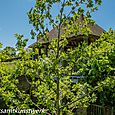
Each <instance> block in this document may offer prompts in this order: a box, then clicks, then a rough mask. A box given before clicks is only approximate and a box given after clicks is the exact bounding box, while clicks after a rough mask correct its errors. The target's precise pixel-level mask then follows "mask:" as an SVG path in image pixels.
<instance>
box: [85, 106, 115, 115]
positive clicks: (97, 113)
mask: <svg viewBox="0 0 115 115" xmlns="http://www.w3.org/2000/svg"><path fill="white" fill-rule="evenodd" d="M114 112H115V111H114V108H113V107H110V106H100V105H95V104H92V105H90V106H89V107H88V109H87V115H115V113H114Z"/></svg>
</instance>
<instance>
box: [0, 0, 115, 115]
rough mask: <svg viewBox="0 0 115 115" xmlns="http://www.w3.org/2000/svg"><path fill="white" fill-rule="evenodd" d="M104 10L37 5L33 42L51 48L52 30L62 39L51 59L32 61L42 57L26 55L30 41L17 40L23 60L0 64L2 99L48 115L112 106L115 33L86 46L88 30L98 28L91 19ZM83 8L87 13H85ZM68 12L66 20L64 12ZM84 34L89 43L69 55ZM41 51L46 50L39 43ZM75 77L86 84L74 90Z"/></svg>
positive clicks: (67, 1)
mask: <svg viewBox="0 0 115 115" xmlns="http://www.w3.org/2000/svg"><path fill="white" fill-rule="evenodd" d="M100 4H101V0H89V1H86V0H80V1H75V0H63V1H62V0H54V1H51V0H42V1H40V0H37V1H36V4H35V7H34V8H32V9H31V10H30V11H29V12H28V16H29V20H30V23H31V24H32V25H33V26H34V27H35V30H32V31H31V35H32V38H36V37H37V39H38V41H39V39H41V38H43V39H44V41H45V42H47V41H48V31H49V28H52V27H55V28H56V29H57V38H54V39H53V40H52V41H51V42H50V44H49V46H48V48H49V50H48V55H46V54H45V53H44V54H43V55H42V56H38V58H37V59H35V60H32V57H33V56H34V55H35V54H37V53H38V52H37V50H36V48H35V47H34V50H35V52H34V51H33V52H31V51H30V52H29V51H28V52H27V51H26V50H24V47H25V46H26V43H27V41H28V40H27V39H24V40H23V39H22V38H23V35H18V34H15V36H16V38H17V44H16V48H17V51H18V52H19V54H18V55H19V56H20V57H21V59H20V60H16V61H13V62H12V63H11V62H9V63H7V62H6V63H5V62H1V60H0V97H2V99H3V101H4V103H5V104H6V106H7V108H12V109H16V108H17V109H29V108H30V109H43V108H44V110H45V111H44V112H45V113H47V114H56V115H60V114H65V115H66V114H70V115H72V114H73V110H74V109H75V108H80V107H81V108H82V107H88V106H89V104H90V103H94V102H96V100H97V101H99V103H101V104H109V105H113V103H114V101H113V99H114V98H115V95H114V93H113V92H114V84H115V72H114V70H115V64H114V59H115V47H114V44H115V32H114V31H113V30H110V31H109V32H105V33H103V34H102V35H101V36H100V38H99V39H98V40H97V41H96V42H94V43H92V44H90V45H87V40H86V38H87V37H88V36H89V35H90V34H91V30H90V29H89V28H87V25H88V24H89V23H94V22H93V21H92V20H90V19H89V18H90V14H91V12H93V11H95V10H96V9H97V6H98V5H100ZM56 5H58V6H60V7H59V12H58V13H57V16H56V17H53V15H52V13H51V11H52V9H53V7H56ZM82 6H83V7H82ZM84 6H85V7H87V9H86V11H85V12H84ZM68 8H69V9H70V10H69V11H68V14H67V13H65V10H67V9H68ZM76 11H77V12H76ZM83 13H86V17H84V20H83V21H82V22H78V23H76V20H77V19H79V18H80V16H81V14H83ZM65 25H66V26H65ZM49 26H51V27H49ZM79 34H82V35H83V36H84V41H85V42H84V43H82V44H77V47H74V48H68V49H67V51H66V52H65V51H64V48H65V47H66V46H67V44H68V40H67V38H68V36H71V35H73V36H75V37H77V36H78V35H79ZM76 39H77V38H76ZM38 45H39V48H40V47H42V44H41V43H39V42H38ZM9 49H10V48H6V49H5V54H6V55H7V56H8V57H10V56H12V52H13V50H9ZM0 55H1V56H3V53H1V52H0ZM75 68H76V72H75V71H74V69H75ZM72 75H77V76H84V78H83V79H82V80H81V81H79V82H77V83H75V84H73V83H72V82H73V81H72V80H71V79H70V76H72ZM102 95H104V96H102Z"/></svg>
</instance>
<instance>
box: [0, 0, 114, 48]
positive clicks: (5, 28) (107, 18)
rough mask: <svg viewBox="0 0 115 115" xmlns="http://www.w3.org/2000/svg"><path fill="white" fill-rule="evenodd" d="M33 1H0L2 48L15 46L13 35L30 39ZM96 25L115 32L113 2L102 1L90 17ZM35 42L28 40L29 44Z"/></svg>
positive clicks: (0, 39) (110, 0) (112, 0)
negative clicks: (20, 35)
mask: <svg viewBox="0 0 115 115" xmlns="http://www.w3.org/2000/svg"><path fill="white" fill-rule="evenodd" d="M34 4H35V0H0V42H2V43H3V47H6V46H12V47H14V46H15V43H16V38H15V37H14V34H15V33H19V34H23V35H24V37H25V38H30V34H29V33H30V30H31V29H32V26H31V25H30V24H29V22H28V17H27V12H28V11H29V9H30V8H31V7H32V6H34ZM92 16H93V17H92V18H93V19H94V20H95V21H96V23H97V24H98V25H100V26H101V27H102V28H104V29H105V30H108V29H109V28H110V27H112V28H113V29H114V30H115V0H103V3H102V5H101V6H100V7H99V10H98V11H96V12H95V13H94V14H93V15H92ZM34 41H35V40H33V41H32V40H30V41H29V44H31V43H33V42H34Z"/></svg>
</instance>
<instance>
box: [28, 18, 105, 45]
mask: <svg viewBox="0 0 115 115" xmlns="http://www.w3.org/2000/svg"><path fill="white" fill-rule="evenodd" d="M82 21H83V16H81V17H80V18H79V19H78V20H77V21H76V23H79V22H82ZM88 27H89V28H90V30H91V31H92V35H95V36H100V35H101V34H102V33H103V32H105V30H104V29H103V28H101V27H100V26H99V25H97V24H95V25H92V24H89V25H88ZM57 31H58V30H57V28H54V29H52V30H51V31H50V32H49V34H48V35H47V37H48V38H49V42H50V41H52V39H53V38H57V37H58V32H57ZM62 33H63V30H62V28H61V34H62ZM37 42H38V41H37ZM37 42H35V43H33V44H31V45H30V46H29V47H33V46H34V45H36V44H37ZM39 42H41V43H42V44H44V45H45V44H47V43H48V42H45V41H44V40H43V39H40V40H39Z"/></svg>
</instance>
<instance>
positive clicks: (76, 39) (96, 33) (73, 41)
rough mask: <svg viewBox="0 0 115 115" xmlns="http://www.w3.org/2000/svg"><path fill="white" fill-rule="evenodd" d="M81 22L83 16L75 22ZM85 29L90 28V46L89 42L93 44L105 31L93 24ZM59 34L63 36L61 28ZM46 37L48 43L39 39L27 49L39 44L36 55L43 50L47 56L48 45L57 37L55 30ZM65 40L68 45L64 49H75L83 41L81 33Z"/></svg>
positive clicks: (88, 39)
mask: <svg viewBox="0 0 115 115" xmlns="http://www.w3.org/2000/svg"><path fill="white" fill-rule="evenodd" d="M83 20H84V15H81V16H80V18H79V19H78V20H77V21H76V23H79V22H83ZM87 27H88V28H90V30H91V31H92V34H89V36H88V38H87V41H88V44H90V43H91V42H94V41H95V40H96V39H98V38H99V36H100V35H101V34H102V33H103V32H105V30H104V29H103V28H101V27H100V26H99V25H97V24H95V25H92V24H88V26H87ZM61 34H63V30H62V28H61ZM47 37H48V38H49V41H48V42H45V41H44V40H43V39H40V40H39V41H36V42H35V43H33V44H31V45H30V46H29V47H28V48H37V43H38V42H40V43H41V44H42V45H41V47H40V48H38V50H39V51H38V52H39V54H38V55H42V52H41V50H42V49H43V50H44V52H45V54H47V51H48V45H49V44H50V42H51V41H52V40H53V39H54V38H57V37H58V34H57V29H56V28H54V29H52V30H51V31H50V32H49V33H48V35H47ZM67 40H68V44H67V46H66V49H68V48H70V47H75V46H76V45H77V44H78V43H79V42H81V41H84V35H83V34H81V33H79V35H77V36H73V35H71V36H70V37H68V38H67ZM35 57H37V55H36V56H35Z"/></svg>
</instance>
